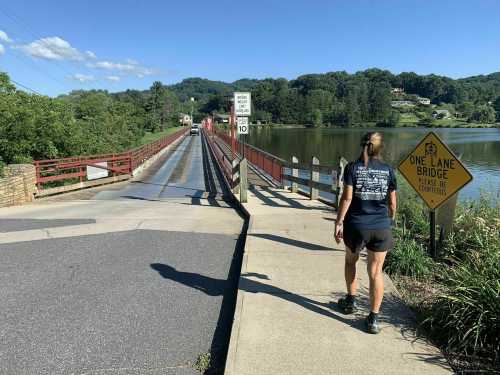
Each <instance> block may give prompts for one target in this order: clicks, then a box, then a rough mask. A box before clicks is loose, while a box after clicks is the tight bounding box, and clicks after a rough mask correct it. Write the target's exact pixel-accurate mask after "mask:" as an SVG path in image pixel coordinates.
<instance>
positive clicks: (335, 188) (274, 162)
mask: <svg viewBox="0 0 500 375" xmlns="http://www.w3.org/2000/svg"><path fill="white" fill-rule="evenodd" d="M212 134H213V135H215V136H217V137H218V138H219V139H220V140H221V141H223V142H224V143H225V144H226V145H227V146H228V147H229V148H230V147H231V144H232V142H233V140H232V139H231V137H230V136H229V135H228V134H227V133H225V132H223V131H221V130H219V129H216V128H214V129H213V130H212ZM234 142H235V148H236V150H237V155H236V157H238V158H241V157H242V155H245V158H246V159H247V160H248V162H249V163H250V164H251V165H252V166H253V167H255V168H257V169H259V170H260V171H262V172H264V174H266V175H267V176H269V177H271V178H272V179H273V180H274V181H275V182H276V183H277V184H278V185H282V186H283V185H284V182H285V181H288V182H290V183H291V189H292V191H295V192H302V193H306V194H307V195H308V196H309V197H310V198H311V199H321V200H323V201H326V202H327V203H329V204H333V206H335V207H338V203H339V200H340V197H341V195H342V191H343V176H344V169H345V167H346V166H347V160H346V159H345V158H343V157H341V158H340V159H339V161H338V164H337V165H324V164H323V165H322V164H320V163H319V160H318V159H317V158H315V157H314V158H313V159H312V161H311V163H310V164H304V163H299V162H298V160H297V158H295V157H293V158H292V161H287V160H284V159H281V158H279V157H277V156H275V155H272V154H270V153H269V152H266V151H264V150H261V149H259V148H257V147H255V146H252V145H249V144H241V143H240V142H239V141H238V140H237V139H235V140H234ZM214 143H215V144H217V142H214ZM299 171H303V172H306V173H307V174H308V177H309V178H303V177H300V176H299ZM321 174H323V175H328V176H330V177H331V181H332V182H331V183H325V182H321V181H320V175H321ZM300 186H305V187H307V188H308V190H309V191H307V192H306V191H303V190H302V191H301V190H300ZM319 191H322V192H326V193H329V194H332V195H334V196H335V199H334V200H333V201H328V200H326V199H322V198H321V197H320V196H319Z"/></svg>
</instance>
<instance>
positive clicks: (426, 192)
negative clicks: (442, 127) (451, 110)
mask: <svg viewBox="0 0 500 375" xmlns="http://www.w3.org/2000/svg"><path fill="white" fill-rule="evenodd" d="M398 169H399V172H401V174H402V175H403V176H404V177H405V178H406V179H407V180H408V182H409V183H410V185H411V186H412V187H413V188H414V189H415V190H416V191H417V193H418V194H419V195H420V196H421V197H422V199H423V200H424V202H425V203H427V205H428V206H429V208H430V209H431V210H434V209H436V208H437V207H439V206H440V205H441V204H442V203H444V202H445V201H446V200H447V199H448V198H450V197H451V196H452V195H453V194H455V193H456V192H457V191H459V190H460V189H461V188H463V187H464V186H465V185H467V184H468V183H469V182H470V181H471V180H472V175H471V174H470V172H469V171H468V170H467V168H465V166H464V165H463V164H462V163H461V162H460V160H458V158H457V157H456V156H455V155H454V154H453V152H452V151H451V150H450V149H449V148H448V147H447V146H446V145H445V144H444V143H443V141H441V139H439V137H438V136H437V135H436V134H434V133H432V132H431V133H429V134H427V135H426V136H425V138H424V139H423V140H422V141H420V143H419V144H418V145H417V147H415V149H414V150H413V151H412V152H411V153H410V154H409V155H408V156H407V157H406V158H405V159H404V160H403V161H402V162H401V163H400V164H399V168H398Z"/></svg>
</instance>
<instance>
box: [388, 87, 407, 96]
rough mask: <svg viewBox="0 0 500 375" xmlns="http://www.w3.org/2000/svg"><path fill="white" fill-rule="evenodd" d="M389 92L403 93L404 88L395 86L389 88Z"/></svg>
mask: <svg viewBox="0 0 500 375" xmlns="http://www.w3.org/2000/svg"><path fill="white" fill-rule="evenodd" d="M391 93H392V94H393V95H403V94H404V93H405V90H403V89H402V88H401V87H395V88H393V89H391Z"/></svg>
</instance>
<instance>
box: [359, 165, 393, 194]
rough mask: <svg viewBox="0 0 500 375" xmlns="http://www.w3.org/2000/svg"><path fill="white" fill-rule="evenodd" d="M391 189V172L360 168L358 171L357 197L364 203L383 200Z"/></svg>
mask: <svg viewBox="0 0 500 375" xmlns="http://www.w3.org/2000/svg"><path fill="white" fill-rule="evenodd" d="M388 188H389V170H383V169H372V168H369V167H368V168H366V167H360V168H357V169H356V188H355V193H354V194H355V195H356V197H358V198H359V199H361V200H363V201H368V200H383V199H385V197H386V196H387V190H388Z"/></svg>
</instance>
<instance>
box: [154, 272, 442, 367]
mask: <svg viewBox="0 0 500 375" xmlns="http://www.w3.org/2000/svg"><path fill="white" fill-rule="evenodd" d="M151 268H152V269H154V270H155V271H157V272H158V273H159V274H160V275H161V276H162V277H163V278H165V279H168V280H172V281H175V282H178V283H181V284H183V285H186V286H189V287H191V288H194V289H196V290H199V291H201V292H203V293H205V294H207V295H209V296H221V295H222V296H224V299H226V297H227V296H228V295H229V294H231V293H234V288H236V286H237V285H238V284H237V280H234V278H231V277H230V278H229V279H228V280H221V279H215V278H212V277H208V276H204V275H200V274H198V273H192V272H184V271H180V270H177V269H175V268H174V267H171V266H169V265H167V264H162V263H154V264H151ZM233 276H234V275H233ZM251 278H254V279H255V278H257V279H261V280H269V277H268V276H267V275H264V274H260V273H246V274H242V275H241V277H240V280H239V289H240V290H243V291H245V292H249V293H266V294H270V295H273V296H274V297H276V298H281V299H283V300H286V301H288V302H290V303H294V304H297V305H299V306H301V307H303V308H305V309H308V310H309V311H312V312H314V313H317V314H320V315H323V316H326V317H329V318H332V319H336V320H338V321H340V322H342V323H344V324H346V325H348V326H349V327H351V328H353V329H356V330H359V331H362V332H365V328H364V319H365V313H357V314H355V315H353V316H352V317H346V316H345V315H344V314H343V313H342V312H341V310H340V308H339V307H338V305H337V303H336V300H337V298H338V297H340V296H342V295H343V292H338V293H334V294H333V297H334V300H335V302H334V301H330V302H321V301H317V300H315V299H313V298H310V297H308V296H303V295H299V294H296V293H292V292H289V291H287V290H284V289H281V288H279V287H276V286H273V285H268V284H264V283H261V282H259V281H256V280H253V279H251ZM367 292H368V291H367V290H366V288H364V289H362V290H361V291H360V297H359V304H360V306H361V309H362V310H363V311H364V310H366V311H368V310H369V308H368V306H369V301H368V297H367V294H368V293H367ZM233 298H234V297H233ZM231 302H232V305H231V307H232V310H231V313H230V314H229V313H228V311H223V309H221V315H224V317H223V319H219V323H220V325H221V327H220V328H219V324H218V328H217V332H216V334H217V335H222V337H218V338H216V337H214V341H217V342H218V344H217V345H216V346H215V348H214V347H213V349H215V351H213V352H212V353H219V354H218V355H216V356H215V357H216V358H218V359H217V361H218V363H219V364H220V363H223V362H221V358H220V354H221V349H222V347H221V345H222V344H223V345H225V348H224V349H223V358H224V361H225V357H226V355H227V348H228V345H229V336H230V330H231V324H232V318H233V314H234V303H235V300H233V301H231ZM379 318H380V321H381V323H385V324H387V325H391V326H393V327H395V328H396V329H398V330H400V332H401V333H402V338H401V340H409V341H411V342H416V341H423V339H422V338H421V337H418V336H416V333H417V332H416V329H415V323H414V315H413V313H412V312H411V311H410V310H409V308H408V307H407V306H406V305H404V304H403V302H402V301H401V299H400V298H399V297H397V296H395V295H393V294H388V295H386V296H385V297H384V301H383V304H382V309H381V312H380V315H379ZM222 326H224V327H222ZM222 328H223V329H222ZM386 328H387V327H384V326H382V330H384V329H386ZM367 334H368V333H367ZM212 355H214V354H212ZM405 355H408V356H412V357H414V358H415V359H416V360H419V361H425V362H430V363H434V364H436V365H440V366H443V367H446V368H448V367H447V366H448V364H447V362H446V360H444V359H443V357H442V356H439V355H429V354H425V353H416V352H415V353H405ZM217 368H218V369H223V368H224V366H223V365H222V367H221V365H218V366H217ZM218 373H219V372H217V374H218Z"/></svg>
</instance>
